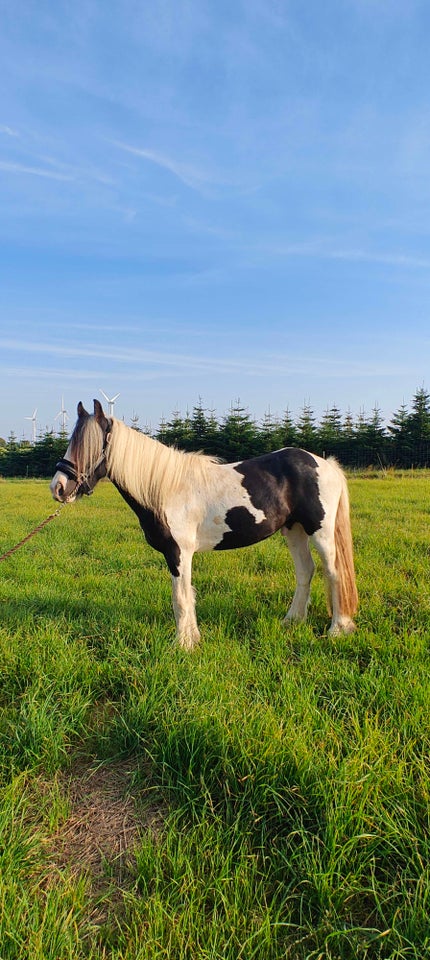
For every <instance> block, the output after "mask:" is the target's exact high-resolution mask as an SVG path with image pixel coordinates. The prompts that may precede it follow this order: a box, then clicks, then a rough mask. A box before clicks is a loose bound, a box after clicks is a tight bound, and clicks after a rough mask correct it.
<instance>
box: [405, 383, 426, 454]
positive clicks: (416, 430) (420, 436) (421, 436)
mask: <svg viewBox="0 0 430 960" xmlns="http://www.w3.org/2000/svg"><path fill="white" fill-rule="evenodd" d="M408 426H409V434H410V437H411V440H412V441H414V442H415V443H416V442H418V443H419V442H422V441H423V440H430V394H429V393H428V392H427V390H425V389H424V387H420V388H419V389H418V390H417V391H416V393H415V395H414V397H413V400H412V412H411V414H410V416H409V421H408Z"/></svg>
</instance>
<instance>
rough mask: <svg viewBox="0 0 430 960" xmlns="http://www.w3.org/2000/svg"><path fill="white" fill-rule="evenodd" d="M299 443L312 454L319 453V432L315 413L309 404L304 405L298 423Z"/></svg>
mask: <svg viewBox="0 0 430 960" xmlns="http://www.w3.org/2000/svg"><path fill="white" fill-rule="evenodd" d="M297 442H298V444H299V446H300V447H303V448H304V449H305V450H309V451H310V452H312V451H313V452H314V453H317V452H318V450H317V448H319V444H318V430H317V427H316V419H315V416H314V412H313V410H312V409H311V406H310V404H309V403H305V404H304V405H303V409H302V412H301V414H300V416H299V419H298V421H297Z"/></svg>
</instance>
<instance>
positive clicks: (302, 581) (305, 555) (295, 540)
mask: <svg viewBox="0 0 430 960" xmlns="http://www.w3.org/2000/svg"><path fill="white" fill-rule="evenodd" d="M282 533H283V535H284V537H285V539H286V541H287V544H288V547H289V549H290V552H291V556H292V558H293V561H294V568H295V572H296V590H295V593H294V596H293V599H292V602H291V606H290V609H289V610H288V613H287V615H286V617H285V619H284V623H289V622H290V621H291V620H305V619H306V613H307V609H308V604H309V596H310V588H311V580H312V577H313V575H314V570H315V564H314V562H313V560H312V557H311V551H310V549H309V537H308V535H307V533H306V532H305V530H304V529H303V527H302V525H301V524H300V523H295V524H294V526H293V527H292V528H291V530H288V529H287V527H283V529H282Z"/></svg>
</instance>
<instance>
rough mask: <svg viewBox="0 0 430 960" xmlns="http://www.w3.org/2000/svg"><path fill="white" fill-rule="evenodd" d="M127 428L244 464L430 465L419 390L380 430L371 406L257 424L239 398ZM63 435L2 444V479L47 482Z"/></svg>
mask: <svg viewBox="0 0 430 960" xmlns="http://www.w3.org/2000/svg"><path fill="white" fill-rule="evenodd" d="M131 429H135V430H138V431H140V432H143V433H146V434H148V435H150V436H152V437H153V438H154V439H156V440H160V441H161V442H162V443H165V444H167V445H170V446H176V447H178V448H179V449H182V450H185V451H195V450H202V451H203V452H204V453H207V454H209V455H212V456H216V457H220V458H221V459H222V460H226V461H232V462H234V461H236V460H243V459H247V458H250V457H254V456H259V455H261V454H264V453H269V452H270V451H271V450H276V449H279V448H280V447H287V446H294V447H303V448H304V449H306V450H309V451H310V452H311V453H316V454H319V455H320V456H324V457H327V456H335V457H336V458H337V459H338V460H339V462H340V463H341V464H342V466H345V467H351V468H360V469H362V468H365V467H371V466H372V467H387V466H397V467H404V468H409V467H427V466H430V393H429V392H428V391H427V390H426V389H425V388H424V387H419V388H418V389H417V390H416V391H415V393H414V396H413V398H412V401H411V404H410V407H408V405H407V404H406V403H402V404H401V406H400V407H399V408H398V410H397V411H396V412H395V413H394V414H393V416H392V419H391V420H390V421H389V423H387V424H386V425H384V421H383V417H382V414H381V411H380V409H379V408H378V407H377V406H376V405H375V406H374V407H373V409H372V411H371V414H370V415H366V413H365V412H364V411H363V412H360V413H359V415H358V417H356V418H354V416H353V415H352V413H351V412H350V411H348V412H347V413H346V414H345V415H342V412H341V410H340V409H339V408H338V407H337V406H336V404H333V405H332V406H331V407H330V408H327V409H326V411H325V413H324V414H323V416H322V417H321V418H320V420H319V421H318V420H317V418H316V416H315V414H314V412H313V410H312V407H311V405H310V403H305V404H304V405H303V408H302V410H301V412H300V414H299V416H298V417H297V418H296V419H294V417H293V416H292V415H291V413H290V410H289V409H288V408H286V410H285V412H284V414H283V416H282V417H276V416H273V415H272V414H271V413H270V412H269V413H266V414H265V416H264V417H263V419H262V420H261V422H260V423H257V422H256V420H255V419H254V418H253V417H252V416H251V414H250V413H249V411H248V409H247V408H246V407H244V406H242V404H241V402H240V400H236V401H235V402H234V404H232V405H231V407H230V410H229V412H228V414H224V416H223V417H222V418H221V419H219V418H217V416H216V415H215V412H214V411H212V410H208V409H207V408H205V407H204V406H203V402H202V400H201V398H199V401H198V403H196V404H195V405H194V406H193V408H192V411H191V412H187V413H186V415H185V416H184V417H183V416H182V414H181V413H180V411H178V410H176V411H174V412H173V413H172V416H171V419H170V420H165V419H164V418H162V419H161V421H160V424H159V426H158V429H157V430H156V431H154V432H151V431H149V430H148V429H147V428H144V429H143V430H141V428H140V427H139V425H138V418H137V417H133V421H132V423H131ZM67 438H68V435H67V433H66V432H65V431H64V432H60V433H59V434H55V433H54V431H53V430H48V429H47V430H46V431H45V433H44V434H43V435H42V436H40V437H39V438H38V439H37V440H36V442H35V443H32V442H30V441H28V440H21V441H18V440H17V439H16V437H15V435H14V434H13V433H11V435H10V436H9V438H8V440H7V441H3V442H2V443H1V444H0V476H3V477H19V476H20V477H23V476H24V477H49V476H52V474H53V472H55V464H56V462H57V460H59V459H60V458H61V457H62V456H63V455H64V452H65V448H66V445H67Z"/></svg>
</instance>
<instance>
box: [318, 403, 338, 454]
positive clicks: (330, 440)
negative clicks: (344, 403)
mask: <svg viewBox="0 0 430 960" xmlns="http://www.w3.org/2000/svg"><path fill="white" fill-rule="evenodd" d="M318 435H319V442H320V447H321V449H322V450H323V451H324V452H325V453H326V454H330V453H335V452H336V450H337V447H338V445H339V443H340V441H341V439H342V415H341V412H340V410H339V409H338V407H336V406H335V404H333V406H332V407H330V409H329V408H327V410H326V411H325V413H324V414H323V417H322V420H321V423H320V427H319V430H318Z"/></svg>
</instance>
